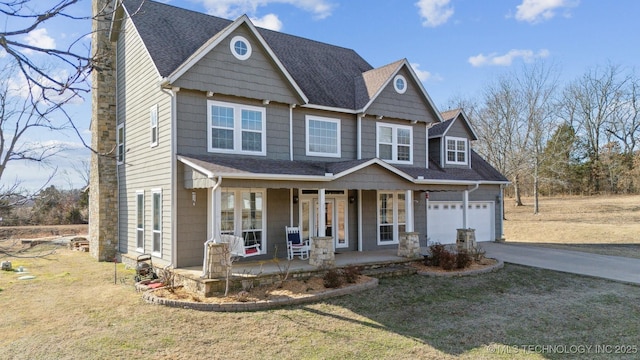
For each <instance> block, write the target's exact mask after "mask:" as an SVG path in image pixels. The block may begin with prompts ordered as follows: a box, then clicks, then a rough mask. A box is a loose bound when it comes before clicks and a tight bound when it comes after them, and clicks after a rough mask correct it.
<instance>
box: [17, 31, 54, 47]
mask: <svg viewBox="0 0 640 360" xmlns="http://www.w3.org/2000/svg"><path fill="white" fill-rule="evenodd" d="M24 42H25V43H26V44H27V45H31V46H34V47H38V48H41V49H55V48H56V40H55V39H54V38H52V37H51V36H49V34H47V29H45V28H42V29H35V30H33V31H31V32H30V33H28V34H27V36H25V38H24ZM25 52H31V50H25Z"/></svg>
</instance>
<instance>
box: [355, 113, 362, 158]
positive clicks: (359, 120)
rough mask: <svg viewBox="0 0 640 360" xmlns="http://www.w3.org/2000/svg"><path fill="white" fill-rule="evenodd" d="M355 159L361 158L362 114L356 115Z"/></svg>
mask: <svg viewBox="0 0 640 360" xmlns="http://www.w3.org/2000/svg"><path fill="white" fill-rule="evenodd" d="M356 159H358V160H360V159H362V114H357V115H356Z"/></svg>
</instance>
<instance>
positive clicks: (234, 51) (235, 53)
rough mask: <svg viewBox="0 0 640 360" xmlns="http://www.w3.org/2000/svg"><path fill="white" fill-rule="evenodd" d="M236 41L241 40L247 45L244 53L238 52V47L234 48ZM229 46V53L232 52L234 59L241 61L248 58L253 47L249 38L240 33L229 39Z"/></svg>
mask: <svg viewBox="0 0 640 360" xmlns="http://www.w3.org/2000/svg"><path fill="white" fill-rule="evenodd" d="M237 42H242V43H244V45H245V46H246V47H247V48H246V49H245V53H244V54H240V53H239V52H238V49H236V43H237ZM229 48H230V49H231V54H233V56H234V57H235V58H236V59H238V60H242V61H244V60H247V59H248V58H250V57H251V54H252V52H253V48H252V47H251V43H250V42H249V40H247V39H246V38H245V37H244V36H240V35H236V36H234V37H232V38H231V41H230V42H229Z"/></svg>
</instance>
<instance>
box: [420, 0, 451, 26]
mask: <svg viewBox="0 0 640 360" xmlns="http://www.w3.org/2000/svg"><path fill="white" fill-rule="evenodd" d="M449 1H450V0H420V1H418V2H417V3H416V6H417V7H418V8H419V9H420V17H421V18H423V19H424V21H423V22H422V26H426V27H436V26H439V25H442V24H444V23H446V22H447V20H449V18H450V17H451V15H453V7H450V6H448V5H449Z"/></svg>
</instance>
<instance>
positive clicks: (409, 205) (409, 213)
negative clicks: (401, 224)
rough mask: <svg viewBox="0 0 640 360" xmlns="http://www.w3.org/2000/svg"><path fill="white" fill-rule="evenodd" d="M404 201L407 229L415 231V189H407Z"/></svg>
mask: <svg viewBox="0 0 640 360" xmlns="http://www.w3.org/2000/svg"><path fill="white" fill-rule="evenodd" d="M404 203H405V208H406V210H405V217H406V219H405V221H406V222H405V231H406V232H413V222H414V221H415V219H414V218H413V191H412V190H407V191H406V192H405V194H404Z"/></svg>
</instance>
